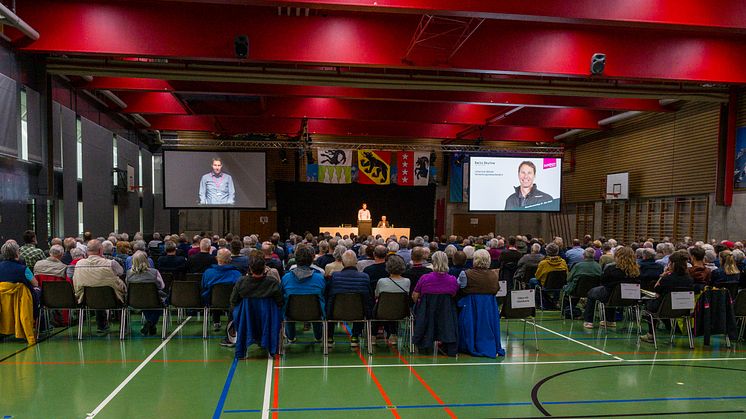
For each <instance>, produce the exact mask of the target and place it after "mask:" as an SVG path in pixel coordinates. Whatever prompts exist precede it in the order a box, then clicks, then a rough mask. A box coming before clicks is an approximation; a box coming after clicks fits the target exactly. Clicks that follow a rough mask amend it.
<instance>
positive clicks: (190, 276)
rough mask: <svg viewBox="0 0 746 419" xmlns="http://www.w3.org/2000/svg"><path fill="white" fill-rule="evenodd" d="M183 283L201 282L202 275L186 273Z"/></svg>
mask: <svg viewBox="0 0 746 419" xmlns="http://www.w3.org/2000/svg"><path fill="white" fill-rule="evenodd" d="M184 280H185V281H197V282H200V283H201V282H202V274H201V273H188V274H186V278H185V279H184Z"/></svg>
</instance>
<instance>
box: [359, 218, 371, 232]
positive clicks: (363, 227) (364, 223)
mask: <svg viewBox="0 0 746 419" xmlns="http://www.w3.org/2000/svg"><path fill="white" fill-rule="evenodd" d="M372 233H373V221H372V220H357V234H358V236H370V235H371V234H372Z"/></svg>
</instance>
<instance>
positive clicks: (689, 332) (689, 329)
mask: <svg viewBox="0 0 746 419" xmlns="http://www.w3.org/2000/svg"><path fill="white" fill-rule="evenodd" d="M685 319H686V320H685V323H686V336H687V337H688V338H689V349H694V337H693V336H692V325H691V321H690V319H689V316H686V317H685Z"/></svg>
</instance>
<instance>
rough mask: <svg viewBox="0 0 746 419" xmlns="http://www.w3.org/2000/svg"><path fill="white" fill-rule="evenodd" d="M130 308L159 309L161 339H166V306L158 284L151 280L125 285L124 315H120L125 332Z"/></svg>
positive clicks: (128, 326)
mask: <svg viewBox="0 0 746 419" xmlns="http://www.w3.org/2000/svg"><path fill="white" fill-rule="evenodd" d="M130 309H135V310H161V318H162V319H161V339H166V329H167V327H166V325H167V319H168V307H166V306H165V305H164V304H163V302H162V301H161V295H160V293H159V292H158V286H157V285H156V284H155V283H152V282H145V283H137V282H135V283H132V284H129V285H128V286H127V307H126V309H125V313H126V317H122V328H125V327H126V329H125V333H127V331H129V329H130V327H131V326H130V324H129V323H130V321H131V319H130Z"/></svg>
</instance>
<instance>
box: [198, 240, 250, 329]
mask: <svg viewBox="0 0 746 419" xmlns="http://www.w3.org/2000/svg"><path fill="white" fill-rule="evenodd" d="M216 259H217V261H218V264H217V265H212V266H210V267H209V268H207V270H206V271H205V272H204V273H203V274H202V303H204V304H209V303H210V297H211V295H212V287H213V286H215V285H217V284H235V283H236V282H238V279H239V278H240V277H241V271H239V270H238V268H237V267H236V266H235V265H232V264H231V251H230V250H228V249H220V250H218V256H217V258H216ZM222 314H223V311H222V310H213V311H212V327H213V330H215V331H218V330H220V316H221V315H222ZM232 317H233V316H232V314H231V313H230V312H228V321H230V320H231V319H232Z"/></svg>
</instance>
